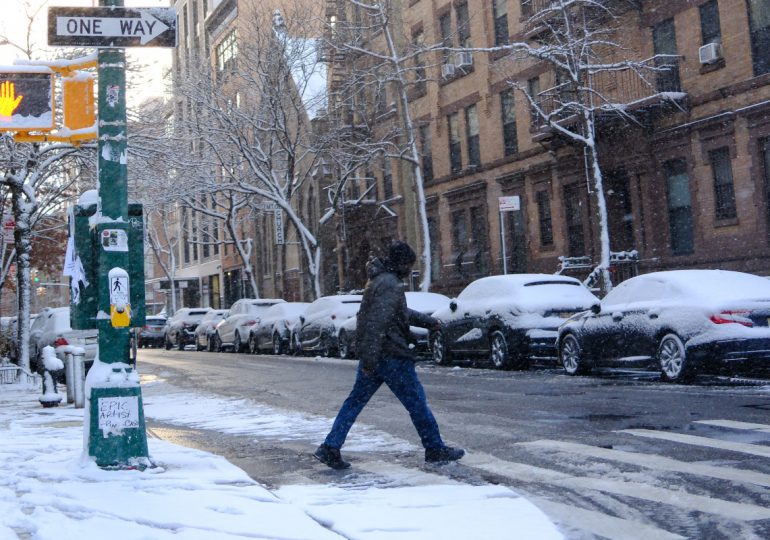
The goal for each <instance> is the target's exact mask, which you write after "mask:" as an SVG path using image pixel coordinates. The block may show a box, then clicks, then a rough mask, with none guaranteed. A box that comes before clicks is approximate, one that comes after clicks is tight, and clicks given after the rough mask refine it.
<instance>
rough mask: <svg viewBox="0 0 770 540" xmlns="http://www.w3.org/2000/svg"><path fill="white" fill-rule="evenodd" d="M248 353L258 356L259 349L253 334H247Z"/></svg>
mask: <svg viewBox="0 0 770 540" xmlns="http://www.w3.org/2000/svg"><path fill="white" fill-rule="evenodd" d="M249 353H250V354H259V347H257V336H255V335H254V334H253V333H249Z"/></svg>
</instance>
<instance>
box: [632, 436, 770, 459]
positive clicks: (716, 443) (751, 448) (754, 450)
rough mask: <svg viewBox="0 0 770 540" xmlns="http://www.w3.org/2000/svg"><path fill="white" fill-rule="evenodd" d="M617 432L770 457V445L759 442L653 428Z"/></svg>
mask: <svg viewBox="0 0 770 540" xmlns="http://www.w3.org/2000/svg"><path fill="white" fill-rule="evenodd" d="M617 433H628V434H630V435H635V436H637V437H647V438H650V439H661V440H664V441H672V442H678V443H682V444H690V445H693V446H705V447H708V448H718V449H720V450H729V451H731V452H740V453H741V454H750V455H753V456H762V457H770V446H760V445H758V444H748V443H741V442H732V441H722V440H719V439H710V438H708V437H699V436H697V435H685V434H683V433H671V432H668V431H654V430H652V429H622V430H620V431H618V432H617Z"/></svg>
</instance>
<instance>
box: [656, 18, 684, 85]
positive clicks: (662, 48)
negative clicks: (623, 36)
mask: <svg viewBox="0 0 770 540" xmlns="http://www.w3.org/2000/svg"><path fill="white" fill-rule="evenodd" d="M652 46H653V50H654V52H655V67H666V68H668V69H667V71H663V72H660V73H657V74H656V80H655V82H656V84H655V87H656V88H657V90H658V92H679V90H680V84H679V56H678V55H679V53H678V52H677V48H676V28H675V27H674V19H666V20H665V21H662V22H659V23H658V24H656V25H655V26H653V28H652ZM659 55H660V57H659Z"/></svg>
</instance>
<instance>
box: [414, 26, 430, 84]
mask: <svg viewBox="0 0 770 540" xmlns="http://www.w3.org/2000/svg"><path fill="white" fill-rule="evenodd" d="M412 45H414V48H415V51H416V52H415V55H414V84H415V86H416V87H417V89H418V90H425V81H426V78H427V76H426V74H425V64H424V63H423V61H422V56H420V54H419V51H421V50H422V49H424V48H425V34H424V33H423V31H422V30H420V31H419V32H417V33H415V34H414V35H413V36H412Z"/></svg>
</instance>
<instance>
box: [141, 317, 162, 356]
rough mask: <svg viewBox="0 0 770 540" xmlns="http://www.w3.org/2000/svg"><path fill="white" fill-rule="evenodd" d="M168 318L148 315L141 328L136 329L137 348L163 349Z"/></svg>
mask: <svg viewBox="0 0 770 540" xmlns="http://www.w3.org/2000/svg"><path fill="white" fill-rule="evenodd" d="M165 328H166V318H165V317H159V316H157V315H148V316H147V317H146V319H145V324H144V326H142V327H141V328H134V329H133V332H134V338H135V339H136V346H137V347H140V348H141V347H162V346H163V340H164V339H165V337H166V336H165Z"/></svg>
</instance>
